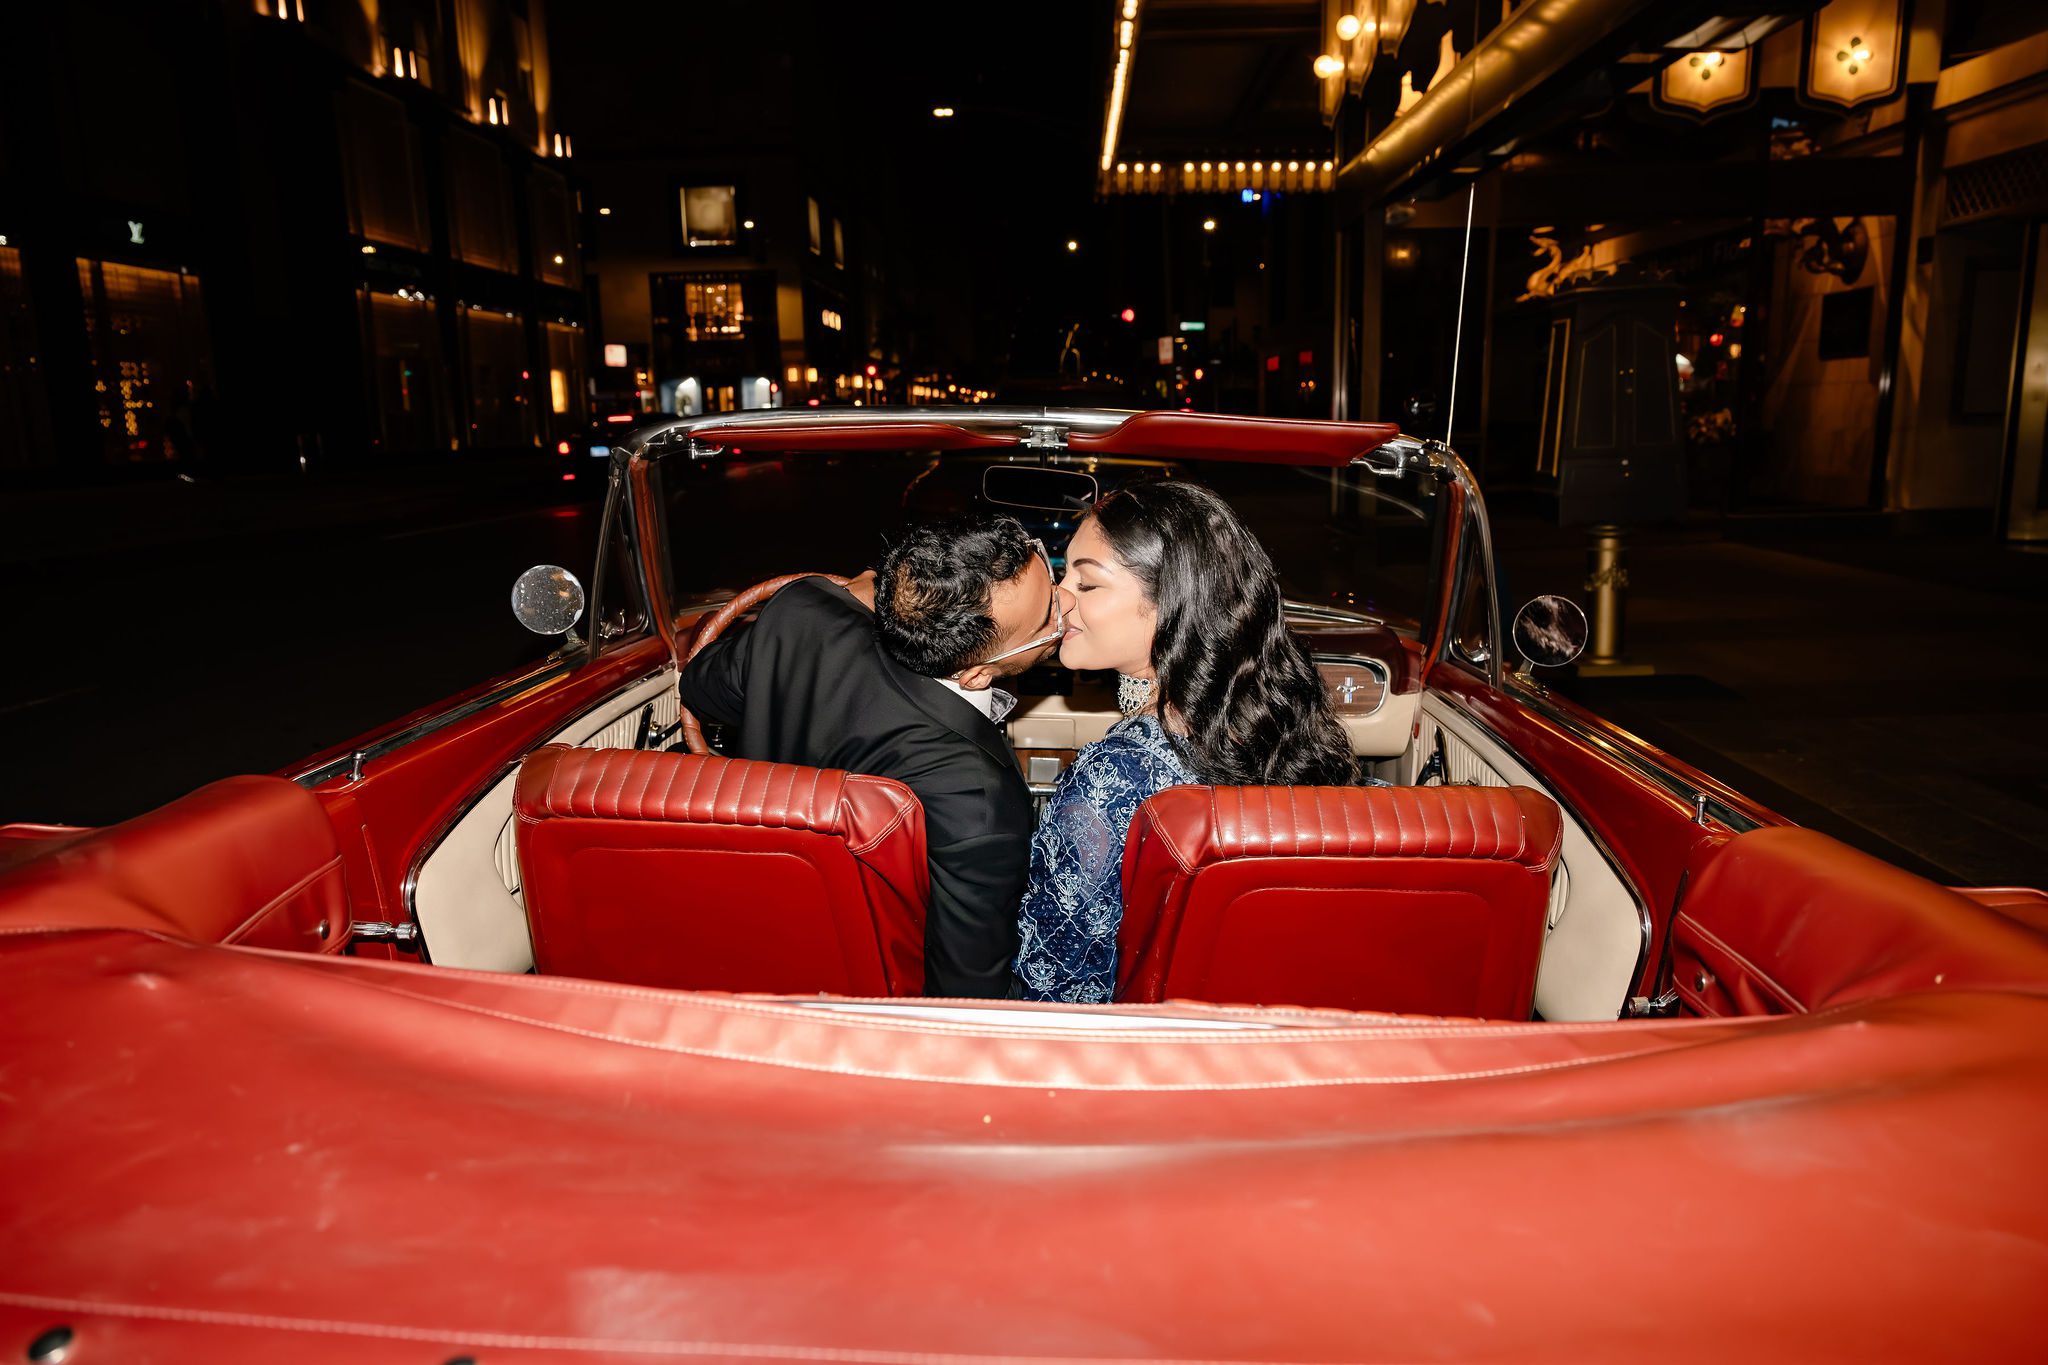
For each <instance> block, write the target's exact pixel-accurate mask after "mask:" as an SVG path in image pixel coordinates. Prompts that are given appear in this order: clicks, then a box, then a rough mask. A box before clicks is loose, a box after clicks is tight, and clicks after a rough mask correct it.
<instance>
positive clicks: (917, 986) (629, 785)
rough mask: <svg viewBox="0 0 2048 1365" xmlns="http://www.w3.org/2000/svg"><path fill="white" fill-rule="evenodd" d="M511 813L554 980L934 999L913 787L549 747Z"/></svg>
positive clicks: (533, 918) (536, 952)
mask: <svg viewBox="0 0 2048 1365" xmlns="http://www.w3.org/2000/svg"><path fill="white" fill-rule="evenodd" d="M514 806H515V809H516V811H517V814H518V821H517V824H518V833H517V839H518V844H519V861H520V866H521V868H522V870H523V873H524V884H525V895H526V923H527V927H528V929H529V930H530V931H531V933H532V936H533V957H534V965H535V966H536V967H537V968H538V969H539V970H540V971H542V972H547V973H553V974H556V975H564V976H583V977H594V978H597V979H599V980H605V981H624V982H631V983H634V984H637V985H645V986H663V987H669V988H673V989H678V990H724V991H769V992H775V993H781V994H808V993H812V992H819V991H822V992H829V993H831V994H835V995H919V994H922V993H923V991H924V917H925V905H926V902H927V901H928V900H929V899H930V889H931V868H930V864H929V863H928V862H927V861H926V858H925V840H924V811H923V808H922V807H920V806H919V805H918V802H917V798H916V797H915V796H913V795H912V794H911V792H910V789H909V788H908V787H905V786H904V785H903V784H901V783H900V782H892V781H889V780H888V779H886V778H880V777H861V776H855V775H853V774H850V773H844V772H840V771H838V770H836V769H827V768H802V767H796V766H794V765H791V764H787V763H753V762H747V761H744V760H740V759H727V758H711V757H704V756H700V755H695V754H670V753H644V752H639V751H636V750H628V749H570V748H565V747H563V746H560V745H550V746H549V747H547V748H544V749H541V750H538V751H537V752H535V753H533V754H532V755H530V756H529V757H528V758H527V760H526V762H525V764H524V765H523V766H522V767H521V769H520V773H519V781H518V783H517V788H516V794H515V796H514Z"/></svg>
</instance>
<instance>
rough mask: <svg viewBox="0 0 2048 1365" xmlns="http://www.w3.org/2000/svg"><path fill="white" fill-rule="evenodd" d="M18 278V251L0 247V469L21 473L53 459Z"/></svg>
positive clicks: (32, 332)
mask: <svg viewBox="0 0 2048 1365" xmlns="http://www.w3.org/2000/svg"><path fill="white" fill-rule="evenodd" d="M26 286H27V282H26V281H25V280H23V279H22V275H21V252H20V251H19V250H17V249H16V248H14V247H11V246H0V469H25V468H28V467H30V466H32V465H36V464H40V463H42V462H43V461H45V460H47V459H48V458H49V457H50V454H51V441H50V405H49V399H48V397H47V395H46V394H45V392H44V389H43V374H42V361H41V356H42V348H41V347H40V346H39V345H38V344H37V342H36V317H35V313H34V311H33V310H31V309H30V308H29V305H28V289H27V287H26Z"/></svg>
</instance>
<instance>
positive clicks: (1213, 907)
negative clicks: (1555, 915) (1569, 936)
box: [1117, 787, 1563, 1019]
mask: <svg viewBox="0 0 2048 1365" xmlns="http://www.w3.org/2000/svg"><path fill="white" fill-rule="evenodd" d="M1562 837H1563V832H1562V825H1561V823H1560V818H1559V813H1558V809H1557V803H1556V802H1554V801H1552V800H1551V799H1550V798H1549V797H1547V796H1544V795H1542V794H1541V793H1539V792H1534V791H1530V790H1528V789H1527V788H1523V787H1509V788H1501V787H1370V788H1359V787H1172V788H1169V789H1167V790H1166V791H1163V792H1160V793H1158V794H1157V795H1155V796H1153V797H1152V798H1151V799H1150V800H1148V801H1146V802H1145V804H1144V805H1142V806H1140V807H1139V808H1138V814H1137V816H1136V818H1135V819H1133V820H1132V822H1131V832H1130V837H1129V839H1128V840H1127V841H1126V843H1125V845H1124V868H1123V879H1124V917H1123V923H1122V926H1121V929H1120V930H1119V933H1118V938H1117V998H1118V999H1119V1000H1133V1001H1156V1000H1167V999H1185V1000H1207V1001H1213V1002H1218V1003H1232V1004H1260V1005H1323V1006H1335V1007H1339V1008H1343V1009H1360V1010H1384V1011H1389V1012H1395V1013H1403V1014H1452V1015H1464V1016H1470V1017H1475V1018H1489V1019H1526V1018H1528V1017H1529V1011H1530V1007H1531V1003H1532V1001H1533V1000H1534V998H1535V992H1536V966H1537V962H1538V960H1539V958H1540V957H1541V955H1542V951H1543V928H1544V916H1545V910H1546V907H1547V906H1548V904H1549V896H1550V872H1551V868H1552V865H1553V864H1554V863H1555V861H1556V858H1557V851H1558V845H1559V842H1560V840H1561V839H1562Z"/></svg>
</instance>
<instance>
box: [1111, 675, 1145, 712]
mask: <svg viewBox="0 0 2048 1365" xmlns="http://www.w3.org/2000/svg"><path fill="white" fill-rule="evenodd" d="M1151 704H1152V680H1151V679H1150V678H1134V677H1132V676H1131V675H1130V674H1128V673H1119V674H1117V675H1116V709H1117V710H1119V711H1121V712H1123V713H1124V714H1125V715H1127V716H1135V715H1136V714H1138V712H1140V711H1142V710H1144V709H1145V708H1146V707H1148V706H1150V705H1151Z"/></svg>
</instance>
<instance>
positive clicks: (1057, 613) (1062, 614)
mask: <svg viewBox="0 0 2048 1365" xmlns="http://www.w3.org/2000/svg"><path fill="white" fill-rule="evenodd" d="M1030 544H1031V548H1032V550H1033V551H1034V552H1036V553H1037V555H1038V559H1039V562H1040V563H1042V564H1044V565H1045V576H1046V579H1047V581H1048V582H1050V583H1051V584H1052V605H1051V615H1052V624H1053V630H1052V634H1050V635H1041V636H1039V637H1038V638H1037V639H1036V640H1033V641H1031V642H1029V643H1028V644H1021V645H1018V646H1017V647H1016V648H1015V649H1006V650H1004V651H1003V652H1002V653H1000V654H997V655H994V656H993V657H991V658H987V659H983V660H982V661H981V662H979V663H972V664H969V665H967V668H987V667H988V666H989V665H990V664H999V663H1001V662H1002V661H1003V660H1005V659H1014V658H1016V657H1017V656H1018V655H1019V654H1028V653H1029V652H1030V651H1032V650H1034V649H1043V648H1045V647H1046V646H1047V645H1049V644H1051V643H1053V641H1055V640H1057V639H1059V638H1060V637H1061V636H1062V635H1065V634H1066V633H1067V613H1066V611H1065V609H1064V608H1062V607H1061V606H1060V580H1059V575H1058V574H1056V573H1054V572H1053V571H1052V555H1051V554H1049V553H1048V552H1047V551H1046V548H1045V542H1044V541H1042V540H1040V539H1038V538H1037V537H1036V536H1033V537H1032V538H1031V541H1030ZM967 668H963V669H961V670H960V671H961V672H962V673H965V672H966V671H967Z"/></svg>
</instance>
